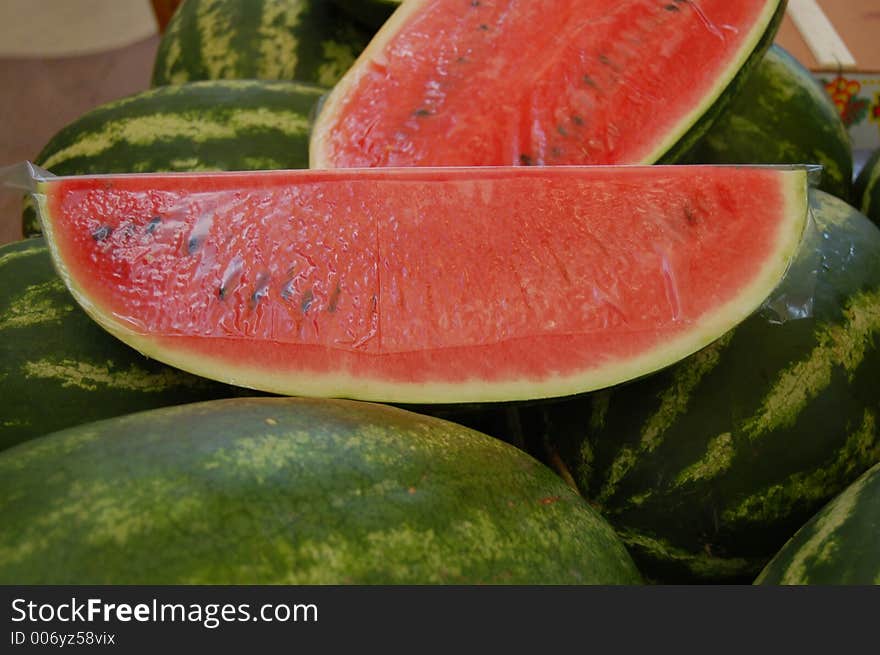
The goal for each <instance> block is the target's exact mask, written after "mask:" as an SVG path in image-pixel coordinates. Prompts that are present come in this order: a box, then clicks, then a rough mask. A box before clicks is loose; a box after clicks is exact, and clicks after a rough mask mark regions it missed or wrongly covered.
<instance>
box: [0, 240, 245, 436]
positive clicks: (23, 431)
mask: <svg viewBox="0 0 880 655" xmlns="http://www.w3.org/2000/svg"><path fill="white" fill-rule="evenodd" d="M243 391H244V390H242V389H238V388H236V387H230V386H226V385H222V384H218V383H215V382H212V381H210V380H205V379H204V378H199V377H196V376H194V375H189V374H188V373H184V372H182V371H179V370H177V369H174V368H171V367H169V366H165V365H163V364H160V363H158V362H156V361H154V360H151V359H148V358H147V357H144V356H142V355H140V354H139V353H137V352H136V351H134V350H132V349H131V348H129V347H128V346H126V345H124V344H123V343H122V342H120V341H117V340H116V339H114V338H113V337H112V336H110V335H109V334H107V333H106V332H104V330H102V329H101V328H100V327H98V325H97V324H96V323H95V322H94V321H92V320H91V319H90V318H89V317H88V316H87V315H86V314H85V313H84V312H83V311H82V310H81V309H80V308H79V306H78V305H77V304H76V302H75V301H74V299H73V298H72V297H71V295H70V293H69V292H68V291H67V289H66V287H65V286H64V283H63V282H62V281H61V278H59V277H58V275H57V274H56V273H55V270H54V268H53V266H52V259H51V257H50V255H49V250H48V248H47V246H46V243H45V241H44V240H43V239H42V238H36V239H28V240H26V241H22V242H18V243H12V244H7V245H5V246H2V247H0V399H2V400H0V450H3V449H5V448H9V447H11V446H14V445H15V444H18V443H21V442H23V441H27V440H29V439H32V438H35V437H39V436H42V435H44V434H47V433H49V432H54V431H55V430H59V429H62V428H67V427H70V426H73V425H79V424H80V423H86V422H89V421H95V420H98V419H102V418H109V417H112V416H118V415H120V414H126V413H129V412H136V411H141V410H145V409H152V408H154V407H162V406H166V405H177V404H183V403H188V402H194V401H198V400H208V399H213V398H224V397H230V396H236V395H242V392H243ZM246 393H247V394H249V395H253V393H254V392H253V391H249V390H248V391H247V392H246ZM49 410H51V411H49Z"/></svg>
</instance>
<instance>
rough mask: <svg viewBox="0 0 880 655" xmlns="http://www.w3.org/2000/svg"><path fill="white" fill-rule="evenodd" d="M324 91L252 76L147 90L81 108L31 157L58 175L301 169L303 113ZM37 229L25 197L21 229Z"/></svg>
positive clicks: (304, 164) (305, 126) (306, 127)
mask: <svg viewBox="0 0 880 655" xmlns="http://www.w3.org/2000/svg"><path fill="white" fill-rule="evenodd" d="M323 93H324V90H323V89H322V88H320V87H317V86H313V85H308V84H299V83H294V82H263V81H255V80H248V81H242V80H217V81H208V82H196V83H191V84H184V85H180V86H168V87H161V88H157V89H152V90H149V91H145V92H143V93H139V94H137V95H133V96H130V97H128V98H124V99H122V100H117V101H115V102H111V103H108V104H105V105H102V106H101V107H98V108H97V109H94V110H92V111H90V112H88V113H87V114H85V115H83V116H82V117H80V118H79V119H77V120H76V121H74V122H73V123H71V124H70V125H68V126H67V127H65V128H63V129H62V130H61V131H60V132H58V133H57V134H56V135H55V136H54V137H52V139H51V140H50V141H49V143H48V144H46V146H45V147H44V148H43V150H42V151H41V152H40V154H39V155H38V156H37V158H36V160H35V163H36V164H38V165H40V166H42V167H44V168H47V169H49V170H50V171H51V172H52V173H54V174H56V175H77V174H92V173H142V172H151V171H211V170H258V169H277V168H307V167H308V140H309V117H310V113H311V112H312V110H313V108H314V106H315V105H316V103H317V102H318V100H319V98H320V97H321V95H322V94H323ZM39 231H40V227H39V224H38V221H37V218H36V212H35V211H34V208H33V205H32V204H31V202H30V199H28V200H27V201H26V204H25V212H24V216H23V232H24V235H25V236H32V235H34V234H39Z"/></svg>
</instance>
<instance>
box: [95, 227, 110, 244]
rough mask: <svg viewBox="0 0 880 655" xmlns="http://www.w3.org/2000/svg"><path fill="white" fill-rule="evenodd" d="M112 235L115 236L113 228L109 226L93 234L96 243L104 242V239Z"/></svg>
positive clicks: (100, 228)
mask: <svg viewBox="0 0 880 655" xmlns="http://www.w3.org/2000/svg"><path fill="white" fill-rule="evenodd" d="M111 234H113V228H112V227H110V226H109V225H102V226H101V227H99V228H98V229H97V230H95V231H94V232H92V238H93V239H94V240H95V241H103V240H104V239H106V238H107V237H109V236H110V235H111Z"/></svg>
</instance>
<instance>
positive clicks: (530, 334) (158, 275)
mask: <svg viewBox="0 0 880 655" xmlns="http://www.w3.org/2000/svg"><path fill="white" fill-rule="evenodd" d="M806 190H807V174H806V171H805V170H804V169H796V168H788V169H786V168H760V167H754V168H748V167H729V168H725V167H686V166H666V167H661V166H655V167H649V166H645V167H636V166H634V167H612V166H599V167H552V168H551V167H546V168H522V167H506V168H490V167H480V168H453V169H429V168H402V169H390V168H389V169H359V170H329V171H281V172H279V171H269V172H253V173H206V174H195V173H193V174H187V173H181V174H150V175H116V176H91V177H89V176H83V177H68V178H54V179H49V180H46V181H44V182H42V183H41V184H40V185H39V191H40V194H39V195H38V198H37V199H38V204H39V207H40V210H41V217H42V222H43V229H44V234H45V235H46V237H47V240H48V242H49V243H50V248H51V251H52V254H53V257H54V259H55V264H56V267H57V268H58V269H59V271H60V273H61V275H62V277H63V278H64V279H65V281H66V282H67V285H68V287H69V288H70V290H71V292H72V293H73V295H74V297H75V298H76V299H77V300H78V302H79V303H80V304H81V305H82V306H83V307H84V309H85V310H86V311H87V312H88V313H89V314H90V315H91V316H92V317H93V318H94V319H95V320H96V321H97V322H98V323H100V324H101V325H102V326H103V327H105V328H106V329H107V330H109V331H110V332H112V333H113V334H115V335H116V336H117V337H119V338H120V339H121V340H123V341H125V342H126V343H128V344H130V345H132V346H133V347H135V348H136V349H138V350H140V351H141V352H143V353H145V354H147V355H149V356H152V357H154V358H156V359H158V360H160V361H164V362H166V363H169V364H172V365H174V366H177V367H179V368H182V369H184V370H188V371H190V372H193V373H197V374H200V375H204V376H205V377H209V378H214V379H217V380H220V381H224V382H228V383H232V384H237V385H241V386H247V387H252V388H256V389H262V390H265V391H271V392H276V393H283V394H291V395H306V396H316V395H320V396H347V397H353V398H359V399H367V400H380V401H387V402H415V403H423V402H427V403H447V402H467V401H470V402H482V401H503V400H520V399H525V398H541V397H550V396H560V395H568V394H572V393H577V392H581V391H586V390H589V389H595V388H599V387H605V386H608V385H611V384H615V383H617V382H620V381H623V380H627V379H630V378H633V377H637V376H640V375H643V374H645V373H648V372H650V371H653V370H656V369H658V368H661V367H663V366H666V365H668V364H670V363H673V362H675V361H677V360H679V359H681V358H682V357H684V356H686V355H688V354H690V353H692V352H694V351H695V350H697V349H699V348H701V347H703V346H705V345H706V344H708V343H709V342H711V341H713V340H714V339H716V338H717V337H719V336H721V335H722V334H724V333H725V332H727V331H728V330H729V329H730V328H731V327H733V326H734V325H736V324H737V323H738V322H739V321H741V320H743V319H744V318H746V317H747V316H748V315H749V314H751V313H752V312H753V311H754V310H755V309H756V308H757V307H758V306H759V305H761V303H762V302H763V301H764V300H765V299H766V298H767V297H768V295H769V294H770V293H771V292H772V290H773V289H774V287H775V286H776V285H777V283H778V282H779V280H780V279H781V278H782V276H783V274H784V273H785V271H786V269H787V267H788V265H789V262H790V260H791V257H792V255H793V253H794V252H795V251H796V249H797V247H798V245H799V243H800V240H801V235H802V232H803V229H804V224H805V220H806V215H807V210H806V202H807V193H806Z"/></svg>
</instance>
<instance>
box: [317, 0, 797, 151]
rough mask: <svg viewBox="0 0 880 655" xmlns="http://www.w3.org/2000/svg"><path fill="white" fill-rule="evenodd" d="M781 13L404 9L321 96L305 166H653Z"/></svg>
mask: <svg viewBox="0 0 880 655" xmlns="http://www.w3.org/2000/svg"><path fill="white" fill-rule="evenodd" d="M784 5H785V3H784V1H783V0H736V1H732V0H626V1H621V0H528V1H522V0H520V1H515V0H481V1H480V2H471V1H470V0H408V1H407V2H405V3H404V4H403V5H402V6H401V7H400V8H399V9H398V10H397V11H396V12H395V13H394V15H392V17H391V18H390V19H389V20H388V22H387V23H385V25H384V26H383V28H382V29H381V30H380V32H379V33H378V34H377V35H376V37H375V38H374V39H373V41H372V42H371V43H370V45H369V47H368V48H367V50H365V51H364V53H363V54H362V55H361V57H360V58H359V59H358V61H357V62H356V63H355V65H354V66H353V67H352V68H351V69H350V70H349V71H348V73H347V74H346V76H345V77H344V78H343V79H342V80H341V81H340V82H339V84H338V85H337V86H336V88H335V89H334V91H333V93H332V94H331V95H330V97H329V99H328V101H327V103H326V104H325V106H324V108H323V110H322V112H321V114H320V116H319V119H318V121H317V124H316V126H315V130H314V132H313V137H312V142H311V147H310V157H311V165H312V167H313V168H333V167H358V166H360V167H366V166H455V165H472V166H480V165H484V166H492V165H521V164H526V165H528V164H538V165H543V164H546V165H561V164H615V163H617V164H621V163H622V164H630V163H654V162H656V161H657V160H658V159H659V158H660V157H661V156H662V155H663V154H664V153H666V152H667V151H668V150H669V149H670V148H671V147H672V146H673V145H674V144H675V143H677V142H678V141H679V140H680V139H681V138H682V137H683V136H684V135H685V134H686V133H688V131H689V130H690V129H691V128H693V127H694V126H695V125H696V124H698V123H700V121H701V120H703V117H704V115H705V114H706V113H707V112H708V110H709V109H710V108H711V107H712V106H713V105H714V104H715V103H716V102H717V101H718V99H719V98H721V97H722V96H724V94H725V92H726V90H727V89H728V86H729V85H730V84H731V82H732V81H733V80H734V78H735V77H736V75H737V73H739V71H740V70H741V69H742V68H743V67H744V66H745V65H746V62H748V61H750V57H751V56H752V55H754V54H755V53H756V52H757V54H758V55H760V54H761V51H762V50H763V49H764V48H766V47H767V46H769V45H770V42H771V41H772V37H773V33H774V32H775V29H776V26H777V25H778V21H779V20H780V19H781V16H782V11H783V8H784ZM725 97H726V96H725Z"/></svg>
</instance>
